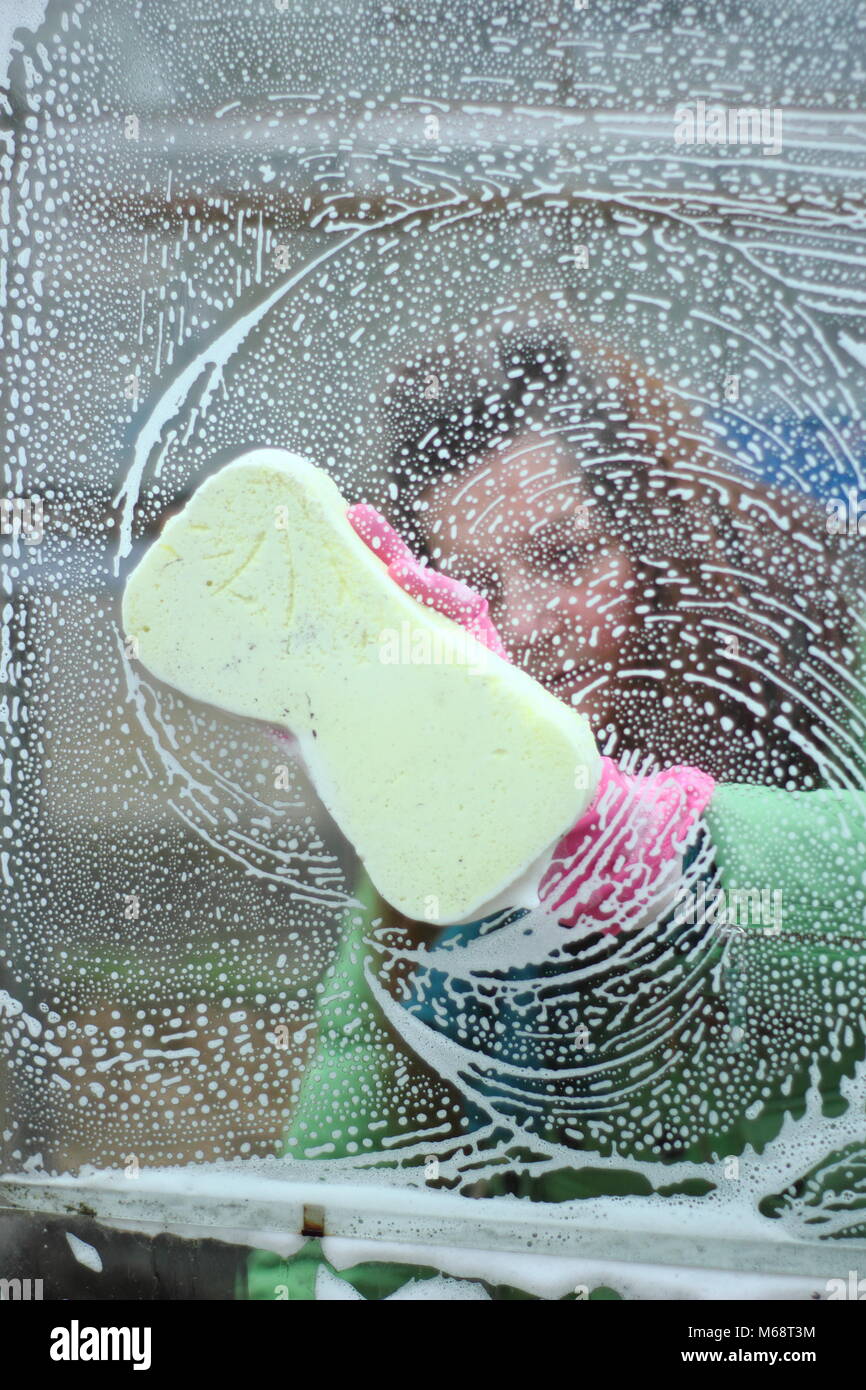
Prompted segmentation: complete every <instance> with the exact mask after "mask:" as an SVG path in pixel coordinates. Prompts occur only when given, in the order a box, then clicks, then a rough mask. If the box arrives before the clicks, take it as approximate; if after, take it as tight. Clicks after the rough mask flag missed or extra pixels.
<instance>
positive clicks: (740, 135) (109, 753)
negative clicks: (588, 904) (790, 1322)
mask: <svg viewBox="0 0 866 1390" xmlns="http://www.w3.org/2000/svg"><path fill="white" fill-rule="evenodd" d="M863 24H864V21H863V15H862V9H859V8H858V7H857V6H856V5H853V4H851V5H849V4H846V3H840V4H837V5H835V6H834V7H833V9H832V12H831V13H830V14H829V15H828V14H826V13H824V14H821V13H819V12H818V10H817V9H816V7H814V6H812V5H807V4H787V5H784V6H780V7H769V6H765V5H758V4H755V5H752V6H745V7H742V6H738V7H736V16H734V15H733V12H732V13H731V14H730V15H729V14H728V13H727V11H726V9H725V7H713V9H712V13H711V14H710V13H708V14H702V13H698V11H697V10H696V9H694V8H690V7H687V6H685V7H684V6H679V5H673V4H668V3H656V4H637V5H611V6H605V7H604V9H603V10H602V7H601V6H600V5H595V4H594V3H592V0H590V4H589V5H587V6H580V5H566V4H561V5H551V4H535V3H530V4H520V5H517V4H511V3H502V4H497V5H493V4H488V3H486V2H485V3H481V4H472V5H470V4H466V5H444V4H443V5H435V6H431V7H429V8H426V9H424V10H423V11H419V10H418V9H416V8H414V7H409V6H405V5H401V4H393V5H381V6H375V7H368V6H364V5H347V6H337V7H330V8H321V9H317V10H316V11H315V13H314V12H313V9H312V7H310V6H308V5H303V4H296V3H293V2H290V0H286V3H281V0H277V3H272V0H267V2H266V0H262V3H260V4H256V5H253V6H250V7H249V12H248V13H246V14H245V15H244V16H242V17H241V16H238V15H233V16H231V17H230V16H228V15H227V14H226V13H225V12H224V8H223V7H222V6H219V5H216V4H211V5H204V6H203V5H201V4H198V5H196V4H192V3H186V0H180V2H179V3H178V0H171V3H168V0H165V3H163V0H149V3H148V4H147V5H144V4H136V3H133V2H132V0H110V2H109V0H86V2H85V3H81V4H79V5H78V6H76V7H73V8H71V9H70V7H67V6H64V5H60V4H49V5H48V9H47V13H46V16H45V19H44V21H43V22H42V24H41V26H40V27H39V28H38V29H37V30H36V32H35V33H25V32H23V31H22V33H21V41H20V44H19V49H18V51H17V52H16V53H15V54H14V55H13V59H12V64H11V69H10V92H9V97H8V109H7V112H6V121H5V129H4V132H3V136H4V141H5V157H4V158H5V173H6V177H7V179H8V186H7V189H6V193H5V198H6V203H5V209H4V225H3V234H4V237H5V244H6V261H5V267H6V276H5V281H4V285H3V294H4V302H3V336H4V365H5V369H6V370H5V386H4V401H5V415H6V449H5V464H4V467H5V480H4V486H5V489H6V496H7V498H10V499H18V502H19V503H20V511H19V514H18V516H17V525H16V526H11V525H10V528H9V529H11V530H12V531H13V532H14V534H9V535H4V551H5V561H6V564H5V568H4V584H5V588H4V610H3V656H2V668H0V674H2V677H3V679H4V681H5V687H4V701H3V705H2V724H3V729H2V731H3V736H4V741H5V753H4V757H5V760H6V761H5V764H4V770H5V784H4V786H5V790H4V812H5V816H6V820H5V831H4V833H5V840H4V843H3V847H2V854H0V869H2V883H3V896H4V899H5V908H4V920H5V923H6V928H5V937H4V943H3V956H2V971H3V979H2V988H3V990H4V991H5V993H3V994H0V1001H2V1003H3V1008H4V1038H5V1045H6V1051H7V1063H6V1068H5V1071H4V1074H3V1076H4V1079H3V1083H2V1084H3V1088H4V1092H3V1106H4V1115H5V1120H4V1125H3V1142H4V1152H5V1161H4V1167H5V1169H6V1171H7V1172H9V1173H10V1174H13V1175H19V1174H29V1175H31V1176H34V1175H35V1176H40V1175H42V1174H46V1173H47V1174H64V1173H65V1174H79V1173H81V1172H87V1171H90V1170H92V1169H99V1170H107V1171H109V1172H112V1173H115V1174H117V1175H119V1176H121V1177H122V1176H123V1175H124V1174H125V1175H127V1176H128V1177H130V1178H131V1179H132V1178H135V1176H137V1174H138V1173H140V1172H142V1171H145V1170H148V1169H151V1168H154V1167H158V1168H169V1169H171V1168H176V1169H177V1170H178V1171H180V1170H183V1171H184V1172H185V1173H186V1174H187V1175H189V1173H191V1172H192V1171H193V1169H194V1168H195V1166H196V1165H214V1164H216V1165H224V1166H228V1167H229V1168H231V1169H232V1170H234V1171H236V1174H237V1178H238V1181H239V1182H240V1183H241V1184H243V1183H244V1182H249V1183H250V1184H252V1183H253V1182H254V1181H255V1179H256V1177H261V1176H263V1175H264V1176H267V1177H274V1176H285V1177H298V1176H302V1177H306V1176H308V1175H310V1174H315V1175H317V1176H322V1175H324V1176H328V1177H333V1178H335V1179H337V1180H340V1181H343V1182H351V1181H356V1180H361V1181H363V1182H365V1183H367V1184H368V1185H369V1184H372V1185H383V1186H384V1187H394V1186H402V1185H405V1184H410V1185H417V1186H419V1187H423V1188H424V1189H425V1190H429V1191H432V1192H436V1191H439V1190H445V1191H448V1192H450V1193H460V1194H464V1195H466V1196H471V1197H487V1196H494V1195H502V1194H506V1193H514V1194H517V1195H519V1196H521V1197H524V1198H526V1199H527V1200H528V1201H530V1200H531V1201H549V1202H563V1201H570V1200H578V1199H592V1200H593V1201H594V1202H598V1203H608V1204H609V1207H610V1219H611V1220H612V1221H613V1222H614V1223H615V1222H616V1221H617V1220H619V1219H620V1218H619V1217H618V1215H617V1203H618V1202H619V1203H622V1201H623V1200H624V1199H626V1198H642V1199H646V1200H647V1201H648V1202H649V1203H650V1204H652V1203H655V1204H657V1205H658V1206H659V1207H660V1208H662V1207H664V1206H666V1205H668V1206H672V1207H674V1208H675V1209H676V1210H678V1211H681V1212H682V1213H685V1215H686V1216H691V1217H693V1219H694V1221H695V1222H696V1223H697V1225H698V1226H700V1225H701V1222H702V1221H703V1219H704V1217H703V1213H704V1211H709V1212H711V1213H716V1214H717V1213H718V1212H719V1211H720V1210H721V1211H723V1212H724V1211H727V1210H728V1209H733V1210H734V1211H735V1213H736V1214H737V1218H738V1219H740V1220H741V1221H742V1223H743V1230H744V1231H748V1234H749V1236H750V1238H751V1237H754V1236H755V1235H756V1234H760V1233H761V1232H762V1231H767V1232H770V1233H772V1232H773V1231H774V1230H775V1229H776V1228H777V1227H778V1223H780V1222H781V1223H782V1225H783V1226H784V1227H785V1228H786V1229H787V1230H788V1231H789V1232H795V1233H796V1234H797V1235H799V1236H804V1235H805V1236H814V1237H816V1238H820V1237H822V1236H827V1235H833V1236H836V1237H840V1236H846V1237H848V1238H850V1239H857V1238H860V1237H862V1236H863V1234H864V1232H863V1216H862V1210H863V1206H864V1203H866V1186H864V1173H866V1166H864V1163H866V1150H864V1144H863V1119H864V1092H863V1076H862V1063H863V1057H864V1043H863V982H864V949H863V948H864V931H866V896H864V893H866V890H864V875H866V831H864V819H863V809H862V803H860V802H858V801H856V799H855V800H853V801H852V800H848V801H845V802H843V803H841V804H837V803H836V802H834V801H832V800H825V801H823V802H822V803H821V807H822V809H821V810H820V814H818V812H816V803H815V802H814V801H812V802H810V801H809V800H808V797H809V796H814V795H815V794H818V795H819V796H820V795H821V794H822V792H823V794H824V795H825V796H829V794H830V792H831V791H834V790H842V791H844V792H846V793H850V792H856V791H857V790H862V789H863V788H864V786H866V781H864V777H866V724H864V702H863V694H864V685H863V664H862V652H863V641H864V624H866V603H864V568H863V565H864V562H863V556H864V546H866V539H864V532H866V499H864V486H866V484H864V477H863V475H864V467H866V432H864V424H863V415H862V406H863V384H864V369H866V333H864V329H863V298H864V289H863V285H864V281H863V264H864V254H863V231H864V200H863V188H864V157H863V156H864V148H866V123H864V119H863V117H862V116H861V115H859V114H858V111H859V108H860V106H861V105H862V86H863V77H864V73H863V65H862V35H863ZM702 104H703V105H702ZM720 111H721V112H722V116H719V114H718V113H719V112H720ZM744 111H745V112H746V113H747V114H746V115H745V116H743V115H742V113H743V112H744ZM752 111H754V112H755V113H756V114H755V115H750V114H748V113H749V112H752ZM731 113H733V114H731ZM719 122H721V124H719ZM265 444H266V445H274V446H279V447H283V448H288V449H291V450H294V451H296V452H299V453H302V454H304V455H306V456H308V457H310V458H311V459H313V460H314V462H316V463H317V464H319V465H320V466H321V467H322V468H324V469H325V470H326V471H327V472H328V473H329V474H330V475H331V476H332V477H333V478H334V479H335V480H336V482H337V483H338V485H339V486H340V489H341V491H342V492H343V494H344V496H345V497H346V498H347V500H348V501H350V502H357V501H360V500H364V501H367V502H370V503H372V504H373V505H374V506H376V507H378V508H379V509H380V510H382V511H383V512H384V513H385V514H386V515H387V516H388V517H389V519H390V520H391V522H392V524H393V525H395V526H396V527H397V528H398V529H399V530H400V531H401V533H402V534H403V535H404V537H405V538H406V539H407V541H408V542H409V543H410V545H411V546H412V547H413V549H414V550H415V552H416V553H417V554H419V555H422V556H423V557H425V558H426V560H427V561H428V562H429V563H430V564H431V565H432V566H433V567H435V568H437V569H439V570H442V571H443V572H445V573H447V574H450V575H453V576H454V577H457V578H460V579H462V580H464V581H466V582H467V583H469V584H471V585H473V586H474V587H475V588H476V589H478V590H479V591H480V592H482V593H483V594H484V595H485V596H486V597H487V599H488V601H489V603H490V611H491V616H492V618H493V620H494V622H495V623H496V625H497V627H498V629H499V631H500V633H501V634H502V637H503V640H504V642H505V644H506V646H507V647H508V650H509V652H510V654H511V656H512V659H513V660H514V661H515V662H516V663H517V664H519V665H520V666H522V667H523V668H524V669H525V670H527V671H528V672H530V674H532V675H533V676H535V677H536V678H537V679H538V680H539V681H540V682H542V683H543V684H544V685H545V686H546V687H547V688H548V689H550V690H551V691H553V692H554V693H555V694H557V695H558V696H559V697H560V698H561V699H563V700H564V701H566V702H567V703H572V704H575V705H576V706H578V707H579V708H580V709H582V710H584V711H585V712H587V713H588V714H589V715H590V717H591V720H592V723H593V727H594V728H595V730H596V733H597V736H598V740H599V746H600V747H601V749H602V751H603V752H605V753H606V754H608V755H609V756H611V757H613V758H615V759H617V760H619V761H621V762H622V764H623V765H624V766H625V767H627V768H629V769H630V770H631V771H635V772H636V771H639V770H640V771H648V770H652V769H657V768H660V767H665V766H668V765H670V764H671V763H690V764H694V765H696V766H698V767H700V768H702V769H704V770H705V771H706V772H708V773H710V774H711V775H712V776H713V777H715V778H716V779H717V780H718V781H719V782H720V783H724V784H731V783H751V784H754V785H757V786H763V787H766V788H770V789H777V790H778V792H779V794H780V795H783V794H784V795H787V796H788V797H789V798H790V800H789V801H788V802H786V807H787V810H786V811H785V813H784V815H783V816H782V817H781V819H780V829H779V831H778V836H777V841H774V842H773V846H772V847H771V851H768V855H769V857H767V856H765V858H764V860H763V861H762V864H763V867H762V869H761V874H762V877H761V878H760V879H759V881H756V880H755V878H754V877H752V878H749V877H748V874H749V873H750V872H751V873H752V874H753V875H754V872H755V870H754V861H753V860H750V858H749V854H748V852H747V851H748V848H749V843H750V838H751V836H752V835H753V834H754V821H753V820H750V819H749V818H748V817H745V816H744V818H743V822H742V825H739V828H738V829H737V827H736V826H735V830H736V831H737V833H736V834H734V840H735V842H736V845H738V846H739V847H740V848H739V849H738V850H734V851H731V853H732V854H733V856H734V859H736V854H737V853H742V856H743V868H742V872H741V874H740V879H739V882H740V884H741V886H745V887H749V888H751V887H754V888H756V889H758V890H759V891H769V892H781V893H782V894H783V898H784V900H785V902H786V904H787V905H788V908H787V916H786V918H785V920H784V922H783V925H782V929H781V930H780V931H778V932H757V933H755V932H753V933H744V932H741V931H724V930H720V929H719V924H718V922H717V921H714V920H713V918H712V913H711V912H708V911H706V910H705V908H703V907H702V908H701V909H700V910H699V911H698V912H697V914H696V916H695V918H694V919H693V920H691V921H688V920H686V921H683V920H682V918H681V917H679V918H678V917H677V916H670V915H666V916H664V917H663V918H661V919H660V920H658V921H654V922H650V923H647V924H644V926H643V927H641V928H640V929H639V930H638V931H637V932H635V933H630V934H627V935H624V936H622V937H619V936H617V937H612V936H609V935H605V934H603V933H600V932H598V931H595V932H593V931H592V930H577V931H573V932H566V931H564V929H563V928H562V927H561V926H560V925H559V924H558V922H557V921H555V920H553V919H551V918H550V916H548V915H545V914H544V913H542V912H541V911H533V912H529V913H528V914H527V913H519V912H518V913H513V912H512V913H508V912H501V913H499V914H495V915H492V916H491V917H490V918H489V919H488V920H486V921H485V922H484V923H482V924H481V925H479V924H473V925H472V926H471V927H469V928H466V927H451V928H447V929H445V930H444V931H441V932H438V933H434V932H432V931H431V930H430V929H429V927H428V926H426V925H425V924H418V923H411V922H409V921H407V920H406V919H405V918H402V917H401V916H400V914H399V913H397V912H396V911H395V910H394V909H392V908H390V907H388V905H387V904H385V903H384V902H383V901H382V900H381V899H380V898H378V896H377V895H376V894H375V891H374V890H373V889H372V887H371V885H370V884H369V881H368V880H366V878H365V877H364V875H363V872H362V869H361V866H360V865H359V863H358V860H357V858H356V856H355V854H354V852H353V850H352V847H351V846H350V845H349V844H348V843H347V842H346V841H345V839H344V838H343V837H342V835H341V834H340V832H339V830H338V828H337V827H336V825H335V824H334V823H333V821H332V820H331V819H330V817H329V816H328V815H327V813H326V812H325V810H324V809H323V807H322V805H321V803H320V801H319V799H318V797H317V795H316V792H315V789H314V787H313V785H312V783H311V781H310V778H309V776H308V774H307V772H306V770H305V767H304V765H303V762H302V761H301V760H300V759H299V757H298V756H297V753H296V749H295V748H294V746H293V745H292V744H291V743H290V742H287V741H285V740H281V739H279V738H278V737H277V736H275V733H274V731H273V730H271V729H268V728H264V727H262V726H259V725H254V724H251V723H250V722H248V721H243V720H241V719H239V718H235V717H233V716H231V715H229V714H226V713H223V712H221V711H219V710H218V709H216V708H213V707H210V706H206V705H203V704H198V703H196V702H194V701H192V700H190V699H187V698H185V697H184V696H182V695H180V694H179V693H178V692H176V691H174V690H172V689H171V688H169V687H168V686H165V685H162V684H161V683H160V682H159V681H157V680H155V679H154V677H153V676H152V675H151V674H150V673H149V672H148V671H147V670H146V669H145V668H144V667H142V665H141V664H140V663H139V662H137V661H136V659H135V654H134V651H133V650H131V649H130V647H129V643H128V640H127V638H126V636H125V634H124V633H123V631H122V628H121V624H120V596H121V593H122V589H123V585H124V583H125V580H126V578H127V576H128V575H129V573H130V572H131V570H132V569H133V568H134V566H135V564H136V563H137V561H138V560H139V559H140V557H141V555H142V554H143V553H144V551H145V550H146V548H147V547H148V546H149V545H150V544H151V543H152V541H153V539H154V537H155V536H156V535H157V534H158V532H159V528H160V526H161V525H162V523H163V521H164V519H165V517H166V516H167V515H169V514H171V513H172V512H173V511H175V510H176V509H177V508H178V507H179V506H180V505H181V504H182V503H183V502H184V501H185V500H186V499H187V498H188V497H189V496H190V495H191V493H192V492H193V490H194V489H195V488H196V486H197V485H198V484H199V483H200V482H201V481H202V480H203V479H204V478H206V477H207V476H209V475H210V474H211V473H212V472H213V471H214V470H215V469H216V468H218V467H219V466H220V465H221V464H223V463H225V462H227V461H228V460H230V459H232V458H234V457H236V456H237V455H239V454H240V453H242V452H243V451H244V450H246V449H249V448H252V447H256V446H259V445H265ZM25 503H26V504H28V505H29V507H30V511H29V512H26V511H25V508H24V504H25ZM16 505H17V503H16ZM40 508H41V509H42V512H41V514H40V510H39V509H40ZM861 512H862V520H863V524H862V526H861V525H860V520H861ZM9 516H11V513H9ZM6 517H7V514H6V513H4V520H5V519H6ZM809 817H816V819H815V822H814V823H815V825H816V833H815V836H814V848H813V852H812V854H811V857H810V858H809V861H808V865H807V866H806V868H804V870H803V873H802V875H801V876H800V877H798V861H797V857H796V852H795V851H791V853H789V854H787V857H786V854H785V852H784V845H785V844H786V843H787V842H788V840H790V842H791V844H792V845H793V844H795V841H796V836H797V835H798V834H800V833H801V830H800V828H801V827H802V824H803V822H804V820H807V819H808V818H809ZM735 819H736V818H735ZM758 819H760V816H759V817H758ZM777 851H778V853H777ZM713 862H714V861H713V847H712V846H711V845H709V843H702V844H701V845H699V846H698V847H697V849H696V852H695V855H694V856H693V857H692V859H691V861H690V862H689V864H688V865H687V867H686V881H687V883H688V884H689V885H692V886H694V885H696V884H698V883H699V882H700V881H702V876H704V877H706V875H707V874H711V872H712V864H713ZM765 925H766V924H765ZM239 1190H243V1188H242V1186H241V1188H240V1189H239ZM773 1223H776V1224H775V1226H774V1224H773Z"/></svg>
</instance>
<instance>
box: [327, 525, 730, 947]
mask: <svg viewBox="0 0 866 1390" xmlns="http://www.w3.org/2000/svg"><path fill="white" fill-rule="evenodd" d="M347 516H348V519H349V521H350V522H351V524H352V526H353V527H354V529H355V531H356V532H357V534H358V535H359V536H360V537H361V539H362V540H363V541H364V542H365V544H366V545H368V546H369V548H370V549H371V550H372V551H373V552H374V554H376V555H378V557H379V559H380V560H382V562H383V564H385V565H387V567H388V573H389V575H390V576H391V578H392V579H393V580H394V582H395V584H398V585H399V586H400V588H401V589H403V590H404V591H405V592H406V593H407V594H409V595H411V597H412V598H414V599H417V601H418V602H419V603H426V604H429V605H430V606H431V607H433V608H435V609H436V610H437V611H438V612H440V613H442V614H443V615H444V616H445V617H446V618H451V619H452V621H454V622H456V623H460V624H461V626H463V627H465V628H467V629H468V631H469V632H471V633H472V635H473V636H474V637H475V638H477V640H478V641H479V642H482V643H483V644H484V646H486V647H488V648H489V650H490V651H493V652H495V653H496V654H497V655H498V656H501V657H503V658H504V659H505V660H506V661H508V660H510V658H509V656H508V653H507V651H506V649H505V646H504V644H503V642H502V639H501V637H500V636H499V633H498V632H497V630H496V628H495V626H494V625H493V623H492V621H491V619H490V616H489V613H488V607H487V600H486V599H484V598H483V597H482V596H481V595H480V594H476V593H475V591H474V590H473V589H471V588H470V587H469V586H468V585H466V584H463V583H461V582H460V581H459V580H456V579H452V578H450V576H448V575H445V574H439V573H438V572H437V571H435V570H430V569H428V568H426V567H425V566H422V565H421V564H419V562H418V561H417V560H416V559H415V557H414V555H413V554H412V552H411V551H410V549H409V547H408V546H407V545H406V543H405V541H403V540H402V539H401V537H400V536H399V535H398V534H397V532H396V531H395V530H394V529H393V527H391V526H390V525H389V523H388V522H387V521H386V520H385V518H384V517H383V516H382V515H381V513H380V512H378V511H376V509H375V508H374V507H371V506H368V505H367V504H366V503H359V504H358V505H357V506H354V507H350V508H349V509H348V512H347ZM601 768H602V770H601V777H600V779H599V784H598V787H597V789H596V794H595V797H594V798H593V800H592V802H591V803H590V805H589V807H588V808H587V810H586V811H585V812H584V813H583V815H582V816H581V817H580V819H579V820H578V822H577V823H576V825H574V826H573V827H572V829H571V830H570V831H568V833H567V834H566V835H564V836H563V838H562V839H561V840H560V841H559V843H558V844H557V845H556V846H555V848H554V849H553V851H552V853H551V855H550V858H549V862H548V863H547V865H546V866H545V867H544V868H543V869H542V872H541V876H540V879H539V880H538V881H537V890H536V891H537V897H538V901H539V902H540V903H542V904H543V905H544V906H545V907H546V908H547V910H548V911H549V912H550V913H551V914H555V915H556V917H557V919H558V921H559V922H560V923H561V925H563V926H568V927H582V928H584V929H585V930H590V931H599V930H601V931H602V932H607V933H610V934H616V933H618V932H620V931H622V930H623V929H624V928H634V927H636V926H639V925H641V924H642V922H643V921H644V920H645V919H646V917H647V915H648V914H649V913H655V914H656V915H658V914H659V913H660V912H661V911H663V910H664V907H665V906H666V903H667V899H669V898H670V896H672V894H673V891H674V889H675V886H676V883H677V881H678V879H679V874H680V869H681V864H682V855H683V851H684V850H685V848H686V846H687V844H688V842H689V840H690V838H691V836H692V834H693V833H694V831H695V828H696V826H697V824H698V822H699V820H700V817H701V815H702V813H703V811H704V809H705V808H706V806H707V804H708V802H709V800H710V797H711V796H712V794H713V790H714V787H715V783H714V781H713V778H712V777H710V776H708V774H707V773H705V772H701V771H699V769H697V768H693V767H685V766H676V767H671V768H667V769H665V770H663V771H659V772H655V773H653V774H652V775H650V776H647V777H639V776H633V775H632V774H630V773H626V772H623V771H622V770H621V769H620V768H619V767H618V766H617V764H616V763H615V762H614V761H613V760H612V759H611V758H607V757H603V758H602V760H601ZM501 905H503V904H500V902H499V900H497V903H496V904H495V907H496V908H498V907H499V906H501ZM514 905H515V906H517V905H522V904H514ZM488 910H493V906H491V908H490V909H488ZM482 915H486V914H482Z"/></svg>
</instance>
